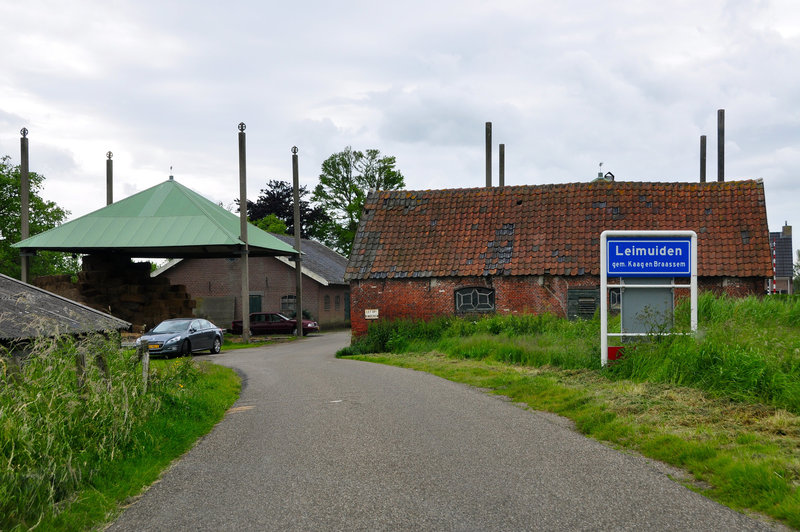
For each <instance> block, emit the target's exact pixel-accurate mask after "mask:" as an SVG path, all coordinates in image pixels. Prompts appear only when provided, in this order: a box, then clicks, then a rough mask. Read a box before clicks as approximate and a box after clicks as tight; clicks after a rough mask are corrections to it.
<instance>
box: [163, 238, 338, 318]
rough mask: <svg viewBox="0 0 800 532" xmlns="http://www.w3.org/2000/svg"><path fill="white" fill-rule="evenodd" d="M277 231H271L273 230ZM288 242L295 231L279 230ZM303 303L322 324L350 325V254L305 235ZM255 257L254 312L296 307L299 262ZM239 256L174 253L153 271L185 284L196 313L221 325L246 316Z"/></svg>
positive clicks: (252, 270)
mask: <svg viewBox="0 0 800 532" xmlns="http://www.w3.org/2000/svg"><path fill="white" fill-rule="evenodd" d="M271 234H272V233H271ZM272 235H273V236H274V237H276V238H278V239H279V240H281V241H283V242H285V243H286V244H288V245H290V246H291V245H293V244H294V237H293V236H286V235H275V234H272ZM300 248H301V251H302V253H303V260H302V271H303V308H304V310H307V311H308V312H309V313H310V314H311V316H312V318H313V319H314V320H316V321H317V322H319V324H320V325H321V326H323V327H338V326H343V325H347V324H348V322H349V318H350V286H349V284H348V283H346V282H345V281H344V270H345V267H346V266H347V258H345V257H343V256H342V255H339V254H338V253H336V252H335V251H333V250H332V249H330V248H328V247H326V246H324V245H323V244H320V243H319V242H315V241H313V240H305V239H304V240H302V241H301V246H300ZM249 260H250V266H249V268H250V287H249V288H250V290H249V293H250V312H262V311H263V312H281V313H283V314H286V315H291V314H293V313H294V312H295V309H296V305H295V303H296V301H295V282H296V275H295V263H294V261H293V260H290V259H289V258H288V257H252V258H250V259H249ZM239 271H240V266H239V259H237V258H227V259H222V258H218V259H175V260H172V261H170V262H168V263H167V264H166V265H165V266H164V267H162V268H160V269H158V270H156V271H155V272H153V276H154V277H156V278H160V279H169V282H170V284H171V285H172V286H175V285H178V286H185V287H186V291H187V292H188V293H189V296H190V297H191V298H192V299H193V300H194V301H195V302H196V304H197V307H196V308H195V309H194V315H195V316H202V317H204V318H207V319H209V320H211V321H213V322H214V323H216V324H217V325H219V326H220V327H230V324H231V321H233V320H234V319H241V307H240V305H239V304H238V302H237V300H238V298H239V297H241V293H242V290H241V286H242V284H241V283H242V278H241V275H240V273H239Z"/></svg>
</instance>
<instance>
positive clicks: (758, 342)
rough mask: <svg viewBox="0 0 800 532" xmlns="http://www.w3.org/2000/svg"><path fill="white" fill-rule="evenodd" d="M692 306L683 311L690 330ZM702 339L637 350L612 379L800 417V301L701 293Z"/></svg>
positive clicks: (667, 339)
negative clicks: (697, 392) (696, 391)
mask: <svg viewBox="0 0 800 532" xmlns="http://www.w3.org/2000/svg"><path fill="white" fill-rule="evenodd" d="M688 312H689V308H688V304H687V303H684V304H682V305H681V306H680V307H679V308H678V314H679V317H678V318H679V320H678V321H679V323H680V322H683V323H688V319H687V318H686V316H687V315H688ZM698 317H699V333H698V334H697V335H696V336H670V337H665V338H661V339H659V340H656V341H652V342H647V341H643V342H639V343H637V344H636V345H635V346H634V348H633V349H632V350H628V352H627V356H625V358H624V359H623V360H621V361H619V362H618V363H616V364H614V365H613V366H611V367H610V368H609V372H610V374H611V375H613V376H614V377H618V378H629V379H633V380H640V381H651V382H665V383H672V384H678V385H685V386H692V387H696V388H700V389H703V390H707V391H710V392H712V393H714V394H716V395H720V396H726V397H730V398H731V399H735V400H740V401H758V402H763V403H765V404H769V405H774V406H777V407H781V408H786V409H787V410H790V411H792V412H795V413H800V299H797V298H782V297H765V298H763V299H759V298H755V297H749V298H744V299H734V298H730V297H725V296H721V297H715V296H714V295H712V294H710V293H704V294H702V295H701V296H700V297H699V300H698Z"/></svg>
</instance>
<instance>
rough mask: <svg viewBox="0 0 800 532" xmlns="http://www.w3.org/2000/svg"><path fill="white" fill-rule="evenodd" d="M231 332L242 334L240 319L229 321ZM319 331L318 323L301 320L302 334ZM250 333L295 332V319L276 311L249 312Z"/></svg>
mask: <svg viewBox="0 0 800 532" xmlns="http://www.w3.org/2000/svg"><path fill="white" fill-rule="evenodd" d="M231 332H232V333H233V334H242V320H234V322H233V323H231ZM310 332H319V324H318V323H317V322H316V321H313V320H303V335H306V334H308V333H310ZM250 334H297V320H294V319H291V318H287V317H286V316H284V315H283V314H279V313H277V312H253V313H252V314H250Z"/></svg>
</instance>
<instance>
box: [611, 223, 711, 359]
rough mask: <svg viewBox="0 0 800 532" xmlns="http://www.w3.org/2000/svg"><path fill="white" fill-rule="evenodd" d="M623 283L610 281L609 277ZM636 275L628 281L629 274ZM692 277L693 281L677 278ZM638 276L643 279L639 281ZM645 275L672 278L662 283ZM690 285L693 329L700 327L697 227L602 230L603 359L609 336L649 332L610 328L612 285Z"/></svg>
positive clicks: (642, 286) (658, 286)
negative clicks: (609, 295)
mask: <svg viewBox="0 0 800 532" xmlns="http://www.w3.org/2000/svg"><path fill="white" fill-rule="evenodd" d="M609 277H612V278H615V277H616V278H619V279H620V282H619V284H608V278H609ZM629 277H630V278H633V280H632V282H625V278H629ZM675 277H681V278H685V277H688V278H689V279H690V282H689V284H676V283H675V280H674V278H675ZM636 278H640V279H642V281H640V283H639V284H637V283H636ZM643 278H669V280H667V279H665V280H664V283H661V284H658V282H657V281H656V282H653V280H652V279H648V281H647V282H646V283H645V282H644V279H643ZM609 288H620V289H626V290H627V289H651V290H652V289H658V288H668V289H674V288H688V289H689V290H690V305H691V330H692V332H696V331H697V234H696V233H695V232H694V231H603V232H602V233H601V234H600V360H601V363H602V365H603V366H605V365H606V364H608V337H609V336H646V335H648V333H643V332H624V331H622V330H621V331H620V332H619V333H609V332H608V289H609Z"/></svg>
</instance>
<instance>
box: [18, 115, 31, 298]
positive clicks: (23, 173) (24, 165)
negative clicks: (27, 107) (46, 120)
mask: <svg viewBox="0 0 800 532" xmlns="http://www.w3.org/2000/svg"><path fill="white" fill-rule="evenodd" d="M20 133H21V134H22V137H20V139H19V148H20V165H19V186H20V193H19V197H20V211H21V212H20V240H25V239H26V238H28V237H29V236H31V231H30V222H29V220H30V204H31V180H30V175H29V173H28V130H27V129H26V128H24V127H23V128H22V129H21V130H20ZM29 267H30V264H29V260H28V254H27V253H26V252H24V251H23V252H22V253H21V254H20V276H19V278H20V280H21V281H22V282H23V283H27V282H28V273H29V271H28V270H29Z"/></svg>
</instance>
